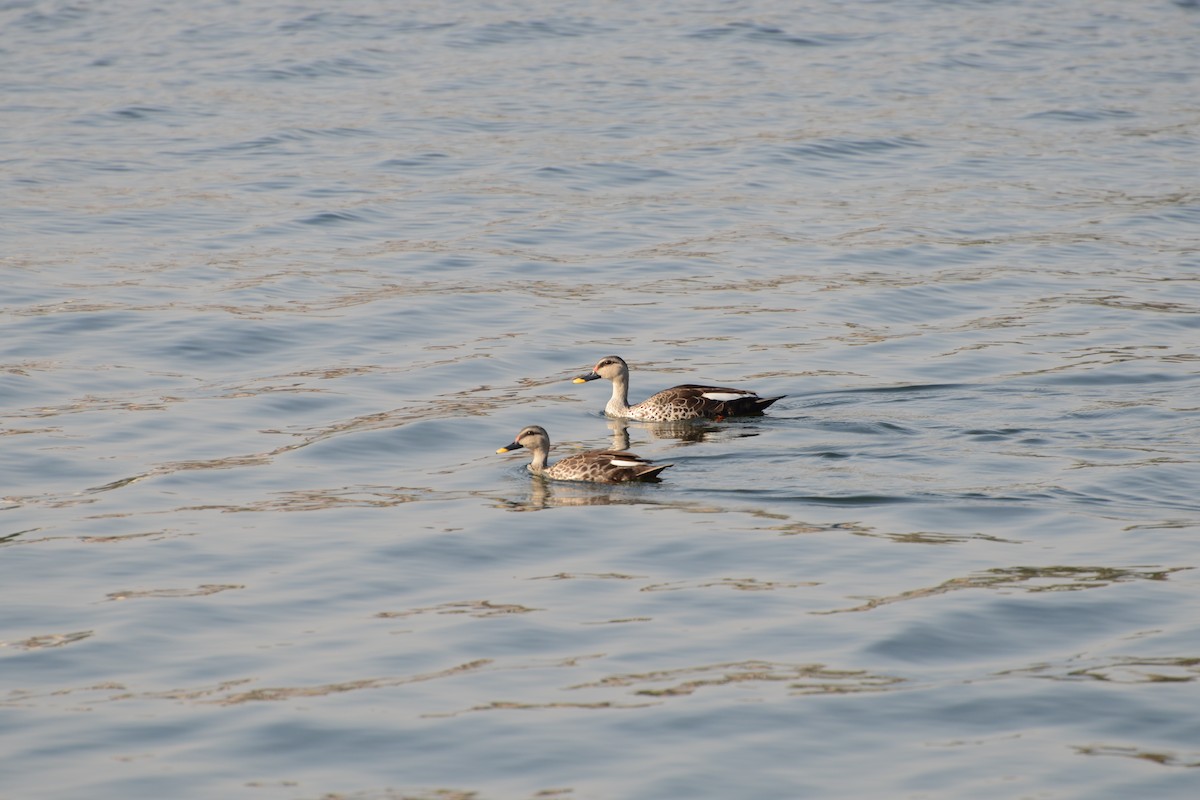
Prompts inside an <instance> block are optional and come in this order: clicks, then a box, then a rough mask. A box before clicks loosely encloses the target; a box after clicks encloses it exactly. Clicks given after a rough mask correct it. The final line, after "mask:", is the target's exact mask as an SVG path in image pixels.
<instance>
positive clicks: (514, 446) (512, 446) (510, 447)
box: [496, 442, 522, 453]
mask: <svg viewBox="0 0 1200 800" xmlns="http://www.w3.org/2000/svg"><path fill="white" fill-rule="evenodd" d="M521 447H522V445H520V444H517V443H516V442H512V443H511V444H506V445H504V447H501V448H500V449H499V450H497V451H496V452H497V453H507V452H508V451H509V450H520V449H521Z"/></svg>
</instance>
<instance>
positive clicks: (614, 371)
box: [572, 356, 787, 422]
mask: <svg viewBox="0 0 1200 800" xmlns="http://www.w3.org/2000/svg"><path fill="white" fill-rule="evenodd" d="M597 378H604V379H605V380H610V381H612V385H613V392H612V397H611V398H609V400H608V405H606V406H605V407H604V413H605V414H608V415H609V416H610V417H620V418H623V419H632V420H636V421H638V422H675V421H677V420H687V419H724V418H725V417H752V416H761V415H762V413H763V410H764V409H766V408H767V407H768V406H770V405H771V404H772V403H774V402H775V401H777V400H782V399H783V398H784V397H787V395H783V394H781V395H779V396H778V397H759V396H758V393H757V392H751V391H749V390H748V389H729V388H725V387H722V386H697V385H695V384H691V383H687V384H683V385H682V386H672V387H671V388H670V389H663V390H662V391H661V392H658V393H657V394H652V395H650V397H648V398H646V399H645V400H643V401H642V402H640V403H638V404H637V405H633V406H631V405H629V365H628V364H626V363H625V359H623V358H621V357H620V356H605V357H604V358H602V359H600V360H599V361H597V362H596V366H594V367H592V371H591V372H588V373H585V374H583V375H580V376H579V377H578V378H575V379H574V380H573V381H572V382H573V383H586V382H588V381H594V380H596V379H597Z"/></svg>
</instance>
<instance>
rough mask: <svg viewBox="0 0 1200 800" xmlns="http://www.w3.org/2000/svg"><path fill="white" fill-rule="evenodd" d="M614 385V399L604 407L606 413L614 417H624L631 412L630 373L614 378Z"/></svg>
mask: <svg viewBox="0 0 1200 800" xmlns="http://www.w3.org/2000/svg"><path fill="white" fill-rule="evenodd" d="M612 385H613V392H612V397H611V398H609V400H608V405H606V406H605V407H604V412H605V413H606V414H611V415H612V416H614V417H622V416H624V415H625V412H627V411H628V410H629V373H627V372H622V373H619V374H618V375H617V376H616V377H615V378H613V382H612Z"/></svg>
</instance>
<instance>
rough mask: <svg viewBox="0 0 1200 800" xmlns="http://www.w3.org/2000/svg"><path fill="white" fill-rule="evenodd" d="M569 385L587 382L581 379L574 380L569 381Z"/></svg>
mask: <svg viewBox="0 0 1200 800" xmlns="http://www.w3.org/2000/svg"><path fill="white" fill-rule="evenodd" d="M571 383H587V381H585V380H584V379H583V378H576V379H575V380H573V381H571Z"/></svg>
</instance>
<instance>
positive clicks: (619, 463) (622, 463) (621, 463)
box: [608, 458, 646, 467]
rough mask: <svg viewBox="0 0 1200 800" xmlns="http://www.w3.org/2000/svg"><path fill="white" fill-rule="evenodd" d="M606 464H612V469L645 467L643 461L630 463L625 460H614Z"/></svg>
mask: <svg viewBox="0 0 1200 800" xmlns="http://www.w3.org/2000/svg"><path fill="white" fill-rule="evenodd" d="M608 463H610V464H612V465H613V466H614V467H644V466H646V462H645V461H630V460H629V459H627V458H614V459H613V460H612V461H610V462H608Z"/></svg>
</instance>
